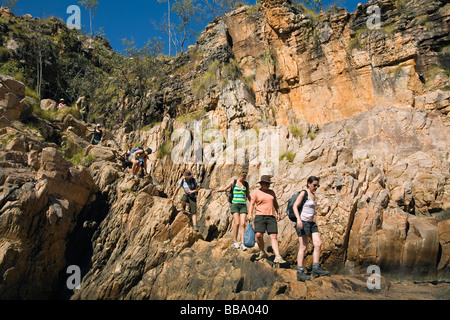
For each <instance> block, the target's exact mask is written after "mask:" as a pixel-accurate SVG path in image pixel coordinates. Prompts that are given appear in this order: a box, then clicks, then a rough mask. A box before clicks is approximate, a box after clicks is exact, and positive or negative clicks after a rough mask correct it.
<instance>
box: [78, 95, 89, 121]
mask: <svg viewBox="0 0 450 320" xmlns="http://www.w3.org/2000/svg"><path fill="white" fill-rule="evenodd" d="M89 98H90V97H89V95H84V96H81V97H80V98H78V100H77V102H75V107H76V108H77V110H78V111H79V112H80V114H81V119H83V121H84V122H86V123H87V120H88V115H89Z"/></svg>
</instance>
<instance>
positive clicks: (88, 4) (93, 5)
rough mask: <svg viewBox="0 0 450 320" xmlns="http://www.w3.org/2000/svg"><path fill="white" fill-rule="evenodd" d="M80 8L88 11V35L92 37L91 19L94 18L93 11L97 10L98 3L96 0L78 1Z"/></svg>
mask: <svg viewBox="0 0 450 320" xmlns="http://www.w3.org/2000/svg"><path fill="white" fill-rule="evenodd" d="M78 4H79V5H80V6H83V7H84V8H85V9H86V10H87V11H89V25H90V34H89V36H91V37H92V19H93V18H94V16H95V9H97V6H98V1H97V0H82V1H78Z"/></svg>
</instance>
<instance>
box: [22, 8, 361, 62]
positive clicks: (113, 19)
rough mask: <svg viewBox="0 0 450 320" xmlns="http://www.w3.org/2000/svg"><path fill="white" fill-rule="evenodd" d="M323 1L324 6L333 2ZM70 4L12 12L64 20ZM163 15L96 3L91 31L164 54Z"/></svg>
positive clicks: (117, 45)
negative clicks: (160, 47) (158, 45)
mask: <svg viewBox="0 0 450 320" xmlns="http://www.w3.org/2000/svg"><path fill="white" fill-rule="evenodd" d="M251 1H252V2H253V1H254V0H251ZM249 2H250V1H249ZM323 2H324V6H326V5H327V4H329V3H333V2H335V0H324V1H323ZM358 2H361V3H365V2H367V1H364V0H359V1H358V0H339V1H338V6H340V7H346V8H347V10H348V11H349V12H353V11H355V9H356V6H357V4H358ZM70 5H78V0H18V1H17V6H16V8H15V10H14V13H15V14H17V15H24V14H27V13H29V14H31V15H32V16H33V17H38V18H48V17H50V16H55V17H57V18H60V19H62V20H63V21H67V19H68V18H69V16H70V14H68V13H66V12H67V8H68V7H69V6H70ZM166 13H167V3H159V2H158V1H157V0H99V5H98V7H97V10H96V16H95V17H94V20H93V29H94V31H95V30H98V29H99V28H100V27H102V28H103V33H104V34H105V36H106V38H107V39H108V40H109V41H110V44H111V46H112V47H113V48H114V49H115V50H116V51H122V50H123V46H122V39H124V38H127V39H128V40H131V38H133V39H134V40H135V42H136V44H137V45H138V46H142V45H144V44H145V43H146V42H147V40H148V39H151V38H154V37H160V38H161V39H162V41H163V42H164V43H165V48H164V53H165V54H167V53H168V44H167V35H165V34H163V33H161V32H160V31H158V30H156V29H155V27H154V23H159V22H161V20H162V18H163V17H164V15H165V14H166ZM172 19H174V18H173V17H172ZM206 23H207V22H205V25H206ZM81 24H82V25H83V26H85V27H86V28H85V29H84V30H86V31H87V32H89V31H88V30H89V14H88V12H87V11H85V10H84V8H81ZM193 42H195V40H193ZM191 43H192V41H191ZM173 54H174V52H173V50H172V55H173Z"/></svg>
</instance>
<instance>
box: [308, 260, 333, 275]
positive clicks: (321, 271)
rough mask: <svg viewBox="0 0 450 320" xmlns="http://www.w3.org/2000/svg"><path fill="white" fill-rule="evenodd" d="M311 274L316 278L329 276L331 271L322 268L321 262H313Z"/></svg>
mask: <svg viewBox="0 0 450 320" xmlns="http://www.w3.org/2000/svg"><path fill="white" fill-rule="evenodd" d="M311 275H312V276H313V277H314V278H318V277H324V276H329V275H330V272H329V271H328V270H325V269H322V268H321V267H320V265H319V264H315V263H314V264H313V267H312V271H311Z"/></svg>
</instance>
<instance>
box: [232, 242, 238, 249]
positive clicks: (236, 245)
mask: <svg viewBox="0 0 450 320" xmlns="http://www.w3.org/2000/svg"><path fill="white" fill-rule="evenodd" d="M233 244H234V247H235V248H236V249H239V242H237V241H234V242H233Z"/></svg>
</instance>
